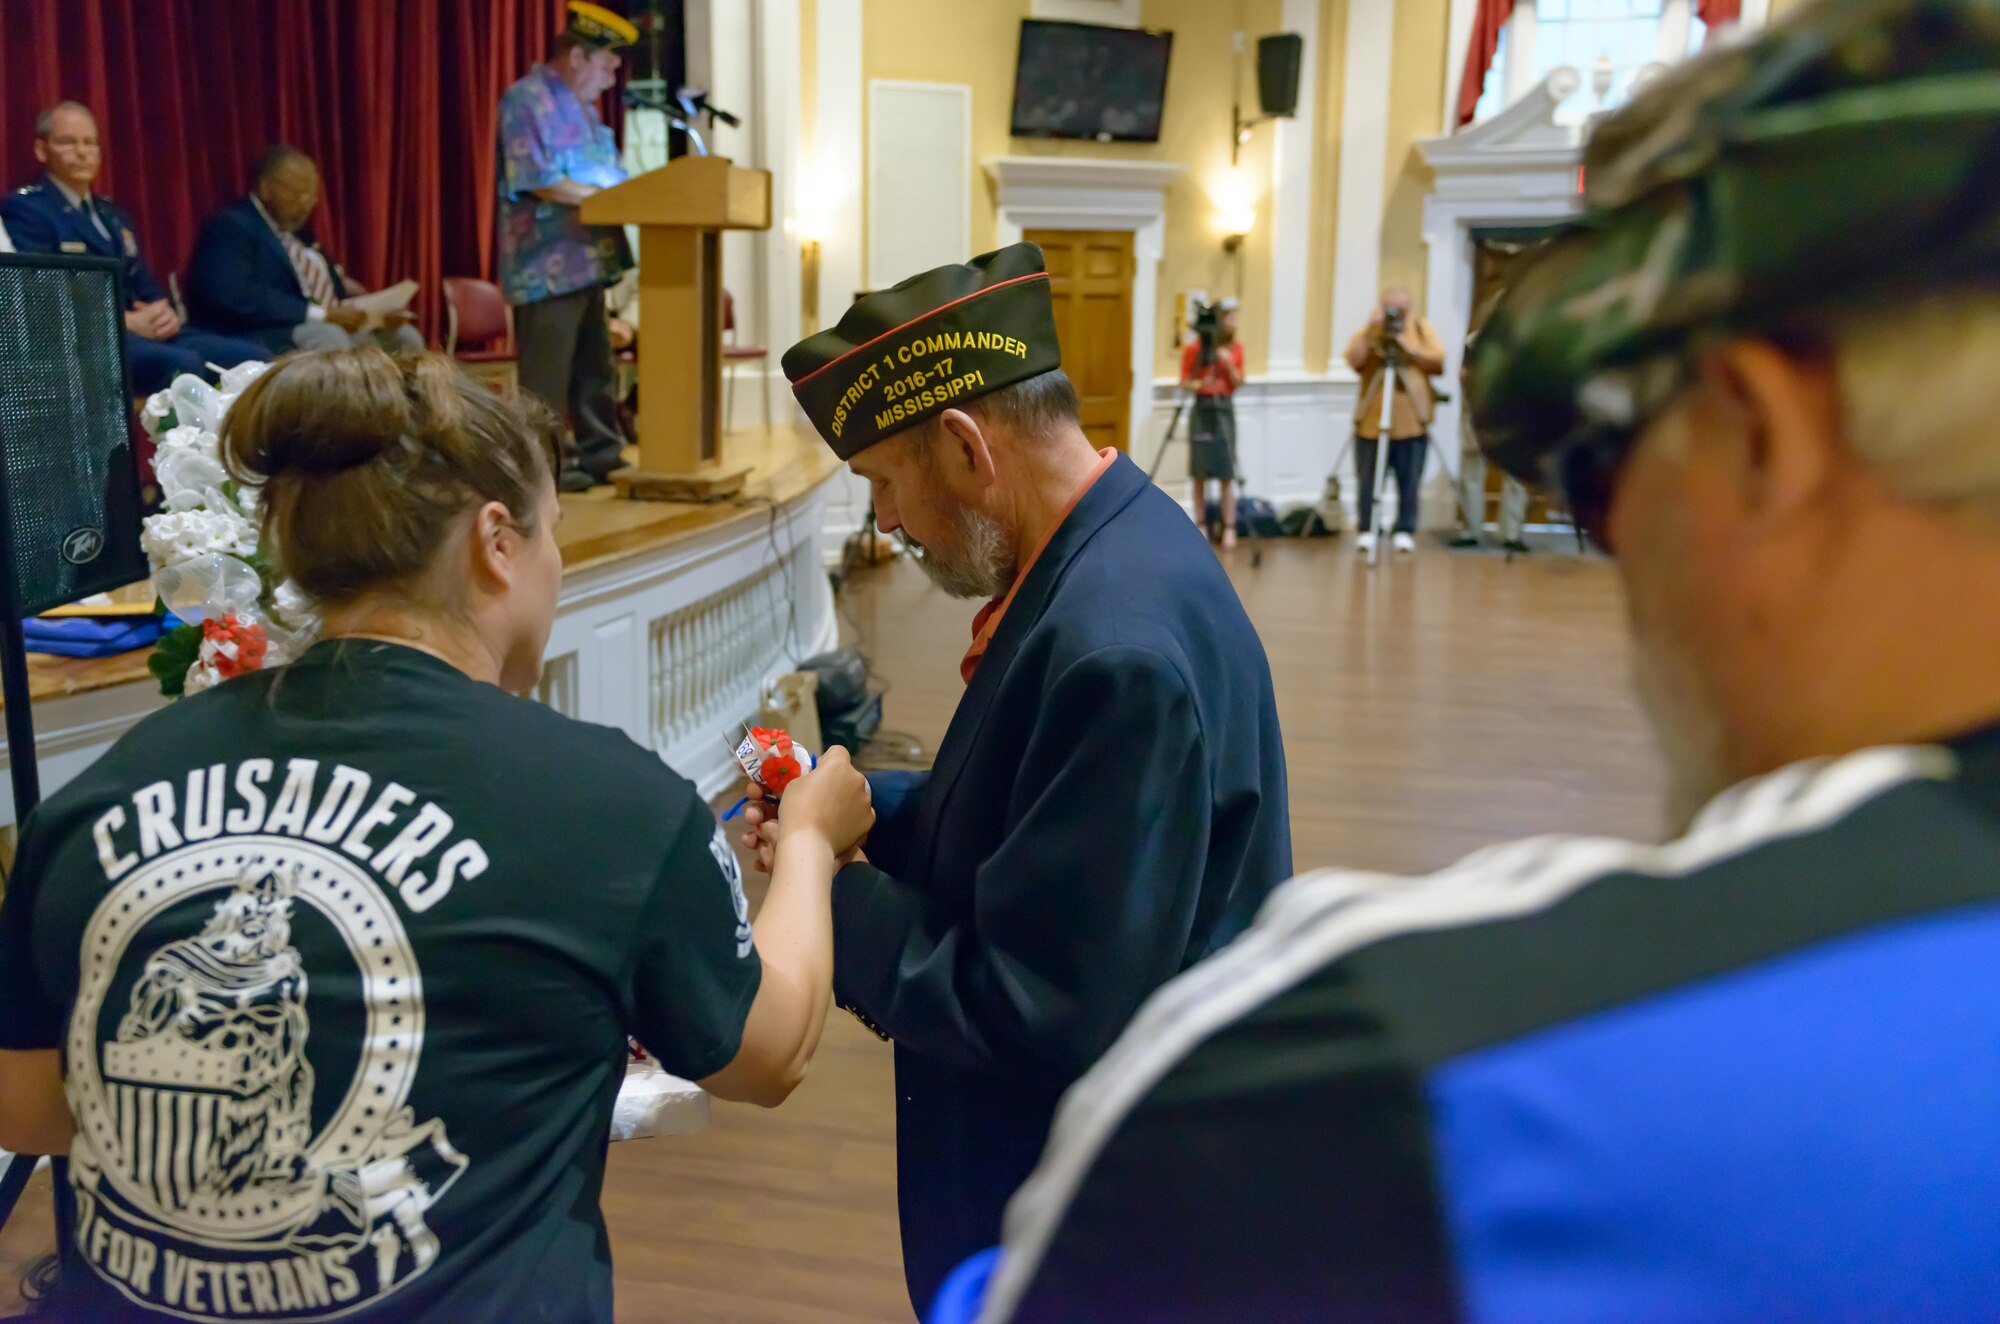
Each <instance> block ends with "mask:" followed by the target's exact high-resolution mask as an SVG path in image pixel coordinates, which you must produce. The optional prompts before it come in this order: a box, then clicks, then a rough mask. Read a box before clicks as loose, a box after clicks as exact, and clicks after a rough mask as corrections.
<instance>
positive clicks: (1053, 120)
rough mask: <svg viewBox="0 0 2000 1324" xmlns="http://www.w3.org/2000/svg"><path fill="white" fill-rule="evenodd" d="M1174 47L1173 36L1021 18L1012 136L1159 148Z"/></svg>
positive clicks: (1168, 33) (1135, 29) (1140, 30)
mask: <svg viewBox="0 0 2000 1324" xmlns="http://www.w3.org/2000/svg"><path fill="white" fill-rule="evenodd" d="M1173 45H1174V34H1173V33H1171V32H1149V31H1147V30H1145V29H1143V28H1106V27H1097V26H1095V25H1093V24H1089V23H1053V22H1048V21H1046V20H1043V19H1035V18H1030V19H1024V20H1022V22H1021V56H1020V62H1019V63H1018V64H1017V65H1016V66H1015V70H1014V124H1013V133H1014V136H1015V137H1017V138H1087V139H1090V140H1092V141H1095V142H1135V143H1152V142H1158V141H1159V140H1160V109H1161V107H1162V106H1164V105H1165V104H1166V100H1167V57H1168V55H1169V54H1170V53H1171V52H1172V50H1173Z"/></svg>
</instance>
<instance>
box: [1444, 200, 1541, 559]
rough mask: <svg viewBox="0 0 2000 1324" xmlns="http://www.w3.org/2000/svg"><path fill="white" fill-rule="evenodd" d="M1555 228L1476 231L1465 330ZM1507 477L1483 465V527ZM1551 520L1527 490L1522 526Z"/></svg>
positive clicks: (1496, 508)
mask: <svg viewBox="0 0 2000 1324" xmlns="http://www.w3.org/2000/svg"><path fill="white" fill-rule="evenodd" d="M1555 233H1556V229H1555V227H1553V226H1551V227H1547V228H1534V229H1520V230H1479V231H1474V232H1473V236H1472V325H1471V326H1470V327H1468V328H1467V329H1468V330H1469V331H1477V330H1479V329H1480V328H1481V327H1482V326H1484V325H1485V324H1486V318H1487V317H1488V315H1490V314H1491V313H1492V311H1493V305H1494V304H1496V303H1498V302H1499V301H1500V295H1501V294H1502V293H1503V292H1504V291H1505V290H1506V288H1507V286H1508V284H1509V282H1511V281H1512V280H1513V278H1514V273H1515V271H1516V270H1518V269H1519V267H1520V264H1521V260H1522V259H1523V258H1526V257H1529V256H1531V255H1532V254H1533V253H1534V252H1535V250H1537V249H1539V248H1540V247H1541V246H1542V245H1543V244H1545V243H1547V242H1548V241H1549V240H1550V239H1551V238H1553V237H1554V236H1555ZM1459 399H1460V403H1459V408H1461V409H1463V408H1465V407H1466V405H1465V403H1464V394H1463V392H1462V391H1461V393H1460V397H1459ZM1506 478H1507V476H1506V475H1505V474H1504V473H1502V472H1501V471H1500V466H1499V465H1497V464H1489V465H1487V466H1486V493H1485V497H1486V499H1485V502H1484V504H1485V507H1486V508H1485V509H1484V510H1482V511H1480V512H1479V524H1480V527H1481V528H1485V527H1486V524H1487V523H1488V522H1489V521H1496V522H1497V521H1498V520H1499V518H1500V501H1501V484H1502V483H1504V482H1505V481H1506ZM1552 518H1553V512H1551V511H1550V510H1549V503H1548V499H1547V497H1546V496H1545V495H1544V494H1543V493H1541V492H1540V491H1537V490H1535V489H1534V488H1530V489H1529V490H1528V513H1527V516H1526V517H1525V521H1524V522H1525V523H1528V524H1547V523H1548V522H1549V521H1550V520H1551V519H1552Z"/></svg>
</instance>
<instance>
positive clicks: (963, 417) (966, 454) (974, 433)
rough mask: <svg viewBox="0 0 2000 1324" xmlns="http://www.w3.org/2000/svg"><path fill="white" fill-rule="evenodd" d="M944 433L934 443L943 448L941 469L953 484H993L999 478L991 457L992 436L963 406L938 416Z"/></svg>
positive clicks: (979, 485) (974, 486) (973, 485)
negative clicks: (987, 433)
mask: <svg viewBox="0 0 2000 1324" xmlns="http://www.w3.org/2000/svg"><path fill="white" fill-rule="evenodd" d="M938 422H939V423H940V425H941V426H942V430H943V435H942V436H940V437H939V438H938V439H937V441H936V442H935V443H933V444H935V445H937V446H939V447H942V448H943V449H942V452H941V454H940V456H939V458H940V459H941V460H942V461H943V464H942V466H941V469H940V472H942V473H943V474H944V475H945V476H946V477H947V478H948V479H950V480H951V481H952V482H954V483H965V484H967V485H969V486H971V487H973V488H988V487H991V486H993V484H994V482H995V480H996V479H997V478H998V477H999V475H998V472H997V470H996V467H995V465H994V458H993V445H992V439H991V438H989V437H988V436H987V435H986V429H985V428H983V427H981V426H980V423H979V420H978V419H976V418H974V417H973V416H972V415H971V414H968V413H966V412H965V411H964V410H963V409H947V410H945V411H944V413H942V414H940V415H939V416H938Z"/></svg>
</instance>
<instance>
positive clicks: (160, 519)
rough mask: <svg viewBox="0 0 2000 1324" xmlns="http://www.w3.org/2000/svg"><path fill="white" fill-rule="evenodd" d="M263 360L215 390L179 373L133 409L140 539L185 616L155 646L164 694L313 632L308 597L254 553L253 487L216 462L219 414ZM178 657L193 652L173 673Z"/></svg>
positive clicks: (157, 582)
mask: <svg viewBox="0 0 2000 1324" xmlns="http://www.w3.org/2000/svg"><path fill="white" fill-rule="evenodd" d="M268 367H270V365H269V364H268V363H245V364H243V365H242V366H240V367H236V368H231V369H229V370H228V371H226V372H224V373H223V374H222V388H221V390H217V389H216V388H215V387H212V386H210V385H209V384H208V383H207V382H205V381H203V380H202V379H201V378H199V377H197V376H194V375H193V374H191V373H189V374H184V375H182V376H180V377H177V378H175V379H174V381H173V382H172V383H171V384H170V385H169V386H168V387H167V389H166V390H164V391H161V392H159V393H157V394H156V395H154V396H152V397H151V398H150V399H148V400H147V401H146V404H145V407H144V408H143V409H142V410H141V411H140V416H139V417H140V422H141V424H142V425H143V426H144V427H145V429H146V431H147V433H148V434H150V435H151V436H152V438H153V444H154V447H155V450H154V455H153V472H154V475H155V476H156V477H157V478H158V480H159V484H160V495H161V507H162V509H161V511H160V513H159V514H157V515H151V516H148V517H147V519H146V521H145V525H144V528H143V529H142V531H141V533H140V536H139V545H140V548H141V549H142V550H143V551H144V552H145V553H146V559H147V560H148V561H149V562H151V564H152V567H153V583H154V586H155V588H156V589H158V591H159V594H160V599H161V601H162V602H164V603H165V604H166V605H167V607H168V608H169V609H170V610H171V611H172V612H173V613H174V614H175V615H176V616H178V617H179V618H180V619H181V620H182V621H184V622H186V624H185V625H183V626H182V627H181V628H180V629H178V630H176V631H174V632H173V633H172V634H170V635H168V636H167V638H166V639H165V640H162V642H161V645H160V650H159V652H158V653H157V654H156V657H164V658H167V659H172V660H170V661H169V662H168V664H167V666H166V668H165V669H164V670H162V669H161V668H159V667H156V668H155V674H156V675H159V676H160V681H161V688H162V689H163V690H164V691H165V692H166V693H168V694H170V695H171V694H177V693H186V694H194V693H197V692H199V691H201V690H205V689H207V688H209V687H210V686H212V685H215V684H217V683H218V682H220V681H223V680H227V679H229V678H230V677H232V676H236V675H240V674H242V673H243V672H246V671H255V670H258V669H259V668H261V667H273V666H281V665H283V664H284V663H285V662H288V661H290V660H291V659H292V658H295V657H297V656H299V654H301V653H303V652H304V651H305V650H306V649H307V648H309V647H311V646H312V642H313V640H314V638H315V637H316V636H317V635H318V633H319V621H318V619H317V617H316V615H315V614H314V612H313V610H312V604H311V602H310V601H309V600H308V599H307V598H306V596H305V595H304V594H303V593H301V592H300V591H299V588H298V586H297V585H296V584H294V583H292V582H291V581H290V580H282V579H280V578H279V576H278V574H277V572H276V571H275V569H273V568H272V567H271V566H270V564H269V562H268V558H263V557H260V556H259V555H258V537H259V521H260V517H261V512H260V509H259V499H260V497H261V495H262V493H261V491H260V490H259V489H258V488H255V487H250V486H246V485H244V484H241V483H238V482H237V481H236V480H235V479H233V478H232V477H230V474H229V471H228V469H227V467H226V466H224V464H223V463H222V451H221V445H220V440H219V435H218V434H219V433H220V432H221V429H222V420H223V418H224V417H225V416H226V415H227V414H228V413H229V407H230V405H232V404H234V403H235V401H236V397H237V395H238V394H239V393H241V392H242V390H243V388H244V387H246V386H248V385H249V384H250V383H251V382H252V381H254V380H255V379H256V378H257V376H258V375H259V374H260V373H262V372H263V371H264V370H265V369H266V368H268ZM180 657H191V658H192V660H191V661H190V662H189V663H188V665H187V668H186V671H185V674H182V675H177V674H175V673H177V672H178V671H179V663H178V660H177V659H178V658H180Z"/></svg>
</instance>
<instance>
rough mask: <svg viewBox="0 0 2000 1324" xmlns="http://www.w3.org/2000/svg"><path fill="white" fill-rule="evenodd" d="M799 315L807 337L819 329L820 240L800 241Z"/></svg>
mask: <svg viewBox="0 0 2000 1324" xmlns="http://www.w3.org/2000/svg"><path fill="white" fill-rule="evenodd" d="M799 313H800V316H801V317H802V318H803V321H801V323H800V325H801V326H802V327H803V328H804V330H805V333H806V334H807V335H811V334H812V333H813V332H815V331H817V330H819V329H820V327H819V240H817V239H802V240H800V241H799Z"/></svg>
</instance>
